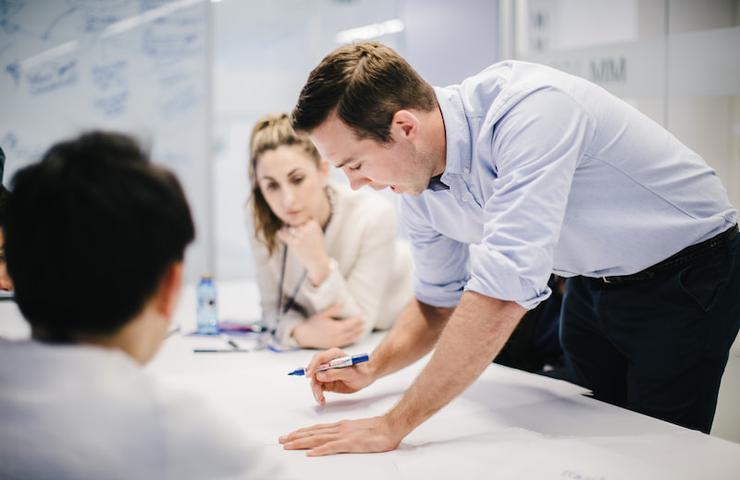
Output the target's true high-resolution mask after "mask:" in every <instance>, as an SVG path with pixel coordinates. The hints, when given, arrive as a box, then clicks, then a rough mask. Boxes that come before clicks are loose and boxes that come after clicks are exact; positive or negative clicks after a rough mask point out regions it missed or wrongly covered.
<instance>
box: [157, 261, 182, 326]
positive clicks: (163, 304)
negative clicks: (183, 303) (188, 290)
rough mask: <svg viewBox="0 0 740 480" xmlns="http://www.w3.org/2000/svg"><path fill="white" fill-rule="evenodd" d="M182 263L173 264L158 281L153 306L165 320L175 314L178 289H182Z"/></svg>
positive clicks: (178, 295)
mask: <svg viewBox="0 0 740 480" xmlns="http://www.w3.org/2000/svg"><path fill="white" fill-rule="evenodd" d="M182 275H183V273H182V262H181V261H180V262H174V263H172V264H170V266H169V267H167V269H166V270H165V272H164V275H162V279H161V280H160V281H159V287H158V288H157V293H156V294H155V297H156V300H155V306H156V308H157V312H159V313H160V314H162V315H163V316H164V317H165V318H167V319H170V318H172V315H174V313H175V308H176V307H177V301H178V300H179V299H180V289H181V288H182Z"/></svg>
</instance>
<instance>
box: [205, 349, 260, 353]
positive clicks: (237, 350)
mask: <svg viewBox="0 0 740 480" xmlns="http://www.w3.org/2000/svg"><path fill="white" fill-rule="evenodd" d="M249 351H250V350H249V349H248V348H194V349H193V353H249Z"/></svg>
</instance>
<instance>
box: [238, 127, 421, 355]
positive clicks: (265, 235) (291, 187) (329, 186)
mask: <svg viewBox="0 0 740 480" xmlns="http://www.w3.org/2000/svg"><path fill="white" fill-rule="evenodd" d="M249 167H250V168H249V170H250V179H251V182H252V195H251V197H250V200H249V202H248V205H247V223H248V226H249V232H250V237H251V243H252V251H253V253H254V257H255V264H256V268H257V280H258V284H259V288H260V294H261V306H262V312H263V313H262V315H263V320H264V321H265V322H266V323H267V324H268V325H270V326H272V327H273V328H275V329H276V330H275V335H276V338H277V340H278V341H279V342H280V343H282V344H284V345H287V346H298V347H303V348H322V349H323V348H329V347H342V346H347V345H350V344H352V343H354V342H356V341H357V340H359V339H361V338H363V337H364V336H365V335H367V334H368V333H369V332H371V331H372V330H373V329H380V330H384V329H388V328H390V326H391V324H392V323H393V321H394V320H395V318H396V316H397V315H398V314H399V313H400V311H401V310H402V308H403V307H404V306H405V305H406V304H407V303H408V301H409V300H410V299H411V297H412V286H411V282H412V261H411V256H410V253H409V250H408V247H407V246H406V245H405V243H404V242H402V241H400V240H398V238H397V219H396V212H395V209H394V207H393V205H392V204H391V203H390V202H389V201H387V200H386V199H385V198H383V197H382V196H380V195H379V194H377V193H375V192H372V191H356V192H355V191H351V190H349V189H348V188H346V187H343V186H339V185H335V184H333V183H332V182H331V181H329V166H328V163H327V162H326V161H324V160H322V159H321V157H320V155H319V153H318V151H317V150H316V148H315V147H314V146H313V144H312V143H311V141H310V140H309V138H308V137H307V136H305V135H299V134H296V133H295V132H294V131H293V129H292V128H291V126H290V121H289V119H288V117H287V115H285V114H275V115H268V116H266V117H264V118H262V119H260V120H259V121H258V122H257V124H256V125H255V127H254V130H253V131H252V137H251V141H250V166H249Z"/></svg>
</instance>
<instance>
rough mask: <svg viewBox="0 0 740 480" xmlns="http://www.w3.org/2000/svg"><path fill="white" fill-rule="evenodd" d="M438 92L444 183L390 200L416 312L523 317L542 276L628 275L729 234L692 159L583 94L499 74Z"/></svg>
mask: <svg viewBox="0 0 740 480" xmlns="http://www.w3.org/2000/svg"><path fill="white" fill-rule="evenodd" d="M435 93H436V95H437V101H438V102H439V106H440V109H441V112H442V117H443V118H444V125H445V131H446V139H447V157H446V161H447V163H446V167H445V171H444V173H443V174H442V175H441V177H440V178H439V179H438V180H433V181H432V182H431V183H430V188H429V189H428V190H426V191H425V192H424V193H423V194H421V195H418V196H410V195H402V197H401V198H402V203H401V205H402V208H401V212H402V214H401V218H402V221H403V222H404V223H405V225H406V226H407V228H408V232H409V238H410V240H411V242H412V246H413V251H414V261H415V268H416V285H415V290H416V296H417V298H418V299H419V300H420V301H422V302H424V303H427V304H430V305H434V306H438V307H454V306H456V305H457V303H458V302H459V300H460V297H461V296H462V294H463V291H464V290H472V291H475V292H478V293H481V294H483V295H486V296H488V297H492V298H497V299H502V300H510V301H514V302H517V303H518V304H520V305H521V306H523V307H525V308H533V307H534V306H536V305H537V303H538V302H540V301H542V300H544V299H545V298H547V297H548V295H549V294H550V290H549V288H548V287H547V279H548V277H549V276H550V273H551V272H554V273H556V274H558V275H560V276H564V277H571V276H574V275H583V276H587V277H602V276H614V275H629V274H632V273H636V272H638V271H640V270H643V269H645V268H647V267H649V266H651V265H654V264H656V263H658V262H660V261H662V260H664V259H666V258H668V257H669V256H671V255H673V254H674V253H676V252H678V251H680V250H682V249H683V248H685V247H687V246H689V245H693V244H696V243H699V242H701V241H703V240H706V239H709V238H711V237H713V236H715V235H717V234H719V233H720V232H723V231H725V230H727V229H728V228H730V227H731V226H732V225H734V224H735V223H736V222H737V212H736V210H735V209H734V208H733V207H732V205H730V202H729V200H728V198H727V193H726V192H725V190H724V188H723V187H722V185H721V183H720V181H719V179H718V177H717V175H716V173H715V171H714V170H712V169H711V168H710V167H709V166H707V164H706V163H705V162H704V161H703V160H702V158H701V157H699V156H698V155H697V154H696V153H694V152H693V151H691V150H690V149H688V148H687V147H685V146H684V145H683V144H681V142H679V141H678V140H677V139H676V138H675V137H673V135H671V134H670V133H669V132H668V131H666V130H664V129H663V128H662V127H660V126H659V125H658V124H657V123H655V122H653V121H652V120H650V119H649V118H648V117H646V116H645V115H643V114H641V113H639V112H638V111H637V110H636V109H634V108H632V107H631V106H629V105H627V104H626V103H624V102H622V101H620V100H618V99H616V98H615V97H613V96H611V95H608V94H605V92H604V91H603V89H601V88H600V87H598V86H596V85H594V84H591V83H589V82H586V81H584V80H582V79H579V78H577V77H574V76H571V75H568V74H565V73H563V72H559V71H557V70H554V69H552V68H548V67H544V66H541V65H534V64H529V63H524V62H502V63H499V64H496V65H493V66H491V67H489V68H488V69H486V70H484V71H483V72H481V73H480V74H478V75H476V76H473V77H470V78H468V79H466V80H465V81H463V82H462V84H460V85H454V86H451V87H447V88H435ZM542 112H547V115H543V114H542ZM531 192H536V194H535V195H533V194H531Z"/></svg>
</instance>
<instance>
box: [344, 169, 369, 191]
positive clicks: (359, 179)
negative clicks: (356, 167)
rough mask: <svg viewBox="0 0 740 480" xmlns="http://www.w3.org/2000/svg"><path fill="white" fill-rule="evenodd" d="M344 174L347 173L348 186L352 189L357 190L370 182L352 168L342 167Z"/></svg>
mask: <svg viewBox="0 0 740 480" xmlns="http://www.w3.org/2000/svg"><path fill="white" fill-rule="evenodd" d="M344 174H345V175H347V179H348V180H349V186H350V187H352V190H359V189H360V188H362V187H364V186H365V185H367V184H368V183H370V179H368V178H367V177H364V176H362V175H358V174H357V173H355V172H353V171H352V170H349V169H344Z"/></svg>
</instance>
